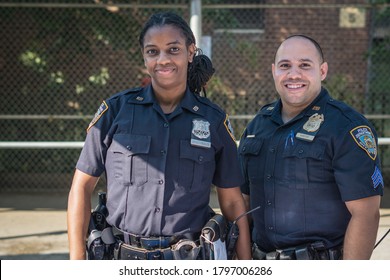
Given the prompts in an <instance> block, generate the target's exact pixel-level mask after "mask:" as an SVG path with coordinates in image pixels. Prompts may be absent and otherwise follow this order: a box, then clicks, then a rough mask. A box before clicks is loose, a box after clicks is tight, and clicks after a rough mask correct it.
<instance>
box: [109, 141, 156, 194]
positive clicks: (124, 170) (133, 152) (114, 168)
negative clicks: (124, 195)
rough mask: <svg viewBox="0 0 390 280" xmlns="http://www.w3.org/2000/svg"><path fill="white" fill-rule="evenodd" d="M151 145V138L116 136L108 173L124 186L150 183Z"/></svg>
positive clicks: (112, 146)
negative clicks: (149, 159)
mask: <svg viewBox="0 0 390 280" xmlns="http://www.w3.org/2000/svg"><path fill="white" fill-rule="evenodd" d="M150 143H151V136H146V135H133V134H115V135H114V137H113V141H112V143H111V146H110V148H109V153H110V156H111V157H110V159H111V160H110V161H109V162H107V163H106V165H107V167H106V169H107V170H108V171H107V173H108V174H112V175H113V176H114V177H115V180H117V182H118V183H120V184H123V185H124V186H134V187H139V186H142V185H144V184H145V183H146V182H147V181H148V157H149V151H150ZM109 171H110V172H109Z"/></svg>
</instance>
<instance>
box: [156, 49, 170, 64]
mask: <svg viewBox="0 0 390 280" xmlns="http://www.w3.org/2000/svg"><path fill="white" fill-rule="evenodd" d="M170 61H171V57H170V55H169V54H167V53H165V52H160V55H159V56H158V58H157V63H159V64H166V63H168V62H170Z"/></svg>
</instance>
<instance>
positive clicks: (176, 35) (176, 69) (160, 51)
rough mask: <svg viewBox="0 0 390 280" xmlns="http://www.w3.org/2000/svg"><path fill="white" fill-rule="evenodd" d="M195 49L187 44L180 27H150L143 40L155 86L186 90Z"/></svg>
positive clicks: (147, 65)
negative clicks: (189, 66)
mask: <svg viewBox="0 0 390 280" xmlns="http://www.w3.org/2000/svg"><path fill="white" fill-rule="evenodd" d="M194 52H195V46H194V44H191V45H190V46H188V47H187V46H186V38H185V37H184V36H183V34H182V32H181V31H180V29H178V28H177V27H175V26H173V25H164V26H155V27H151V28H150V29H149V30H148V31H147V32H146V34H145V37H144V40H143V48H142V55H143V58H144V62H145V66H146V69H147V71H148V73H149V75H150V76H151V79H152V85H153V89H154V90H155V91H159V89H163V90H175V89H177V90H181V91H183V92H184V89H185V87H186V86H187V69H188V63H189V62H192V59H193V56H194Z"/></svg>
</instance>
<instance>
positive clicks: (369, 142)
mask: <svg viewBox="0 0 390 280" xmlns="http://www.w3.org/2000/svg"><path fill="white" fill-rule="evenodd" d="M349 133H350V134H351V135H352V137H353V140H355V142H356V143H357V144H358V146H359V147H360V148H362V149H363V150H364V151H365V152H366V153H367V154H368V155H369V157H370V158H371V159H372V160H375V159H376V156H377V154H378V149H377V146H376V141H375V137H374V134H373V133H372V131H371V128H369V127H368V126H366V125H362V126H358V127H355V128H354V129H352V130H351V131H350V132H349Z"/></svg>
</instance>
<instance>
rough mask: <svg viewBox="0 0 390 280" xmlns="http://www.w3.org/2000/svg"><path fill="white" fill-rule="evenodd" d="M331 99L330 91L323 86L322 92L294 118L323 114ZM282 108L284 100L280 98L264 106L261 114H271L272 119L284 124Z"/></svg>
mask: <svg viewBox="0 0 390 280" xmlns="http://www.w3.org/2000/svg"><path fill="white" fill-rule="evenodd" d="M329 100H331V97H330V95H329V93H328V91H327V90H326V89H325V88H324V87H321V92H320V94H319V95H318V96H317V97H316V99H315V100H314V101H313V102H312V103H311V104H310V105H309V106H307V107H306V109H305V110H304V111H303V112H302V113H301V114H299V115H298V116H297V117H295V118H294V119H298V118H301V117H303V116H311V115H313V114H315V113H318V114H321V113H322V112H323V110H324V109H325V105H326V103H327V102H328V101H329ZM281 108H282V101H281V100H280V98H279V100H278V101H276V102H274V103H272V104H271V105H269V106H267V107H266V108H264V109H263V110H262V111H261V114H262V115H267V116H270V117H271V119H272V120H274V121H276V122H278V123H279V122H280V123H281V124H283V121H282V117H281Z"/></svg>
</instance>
